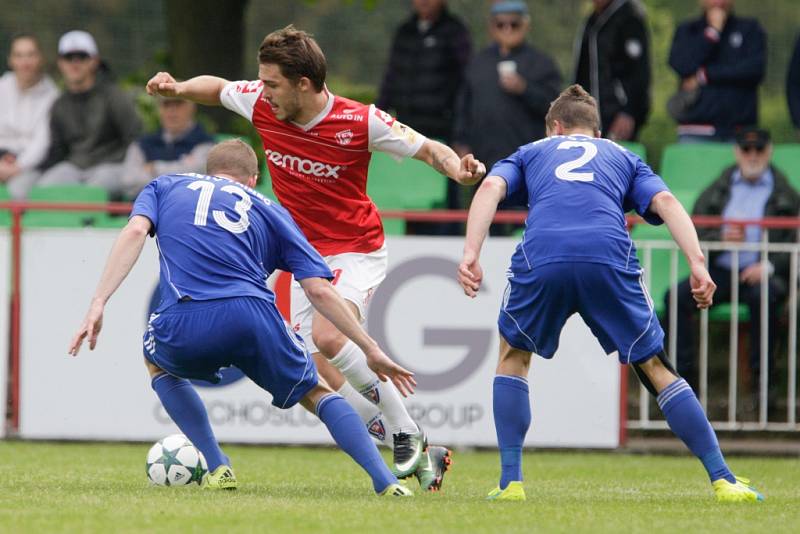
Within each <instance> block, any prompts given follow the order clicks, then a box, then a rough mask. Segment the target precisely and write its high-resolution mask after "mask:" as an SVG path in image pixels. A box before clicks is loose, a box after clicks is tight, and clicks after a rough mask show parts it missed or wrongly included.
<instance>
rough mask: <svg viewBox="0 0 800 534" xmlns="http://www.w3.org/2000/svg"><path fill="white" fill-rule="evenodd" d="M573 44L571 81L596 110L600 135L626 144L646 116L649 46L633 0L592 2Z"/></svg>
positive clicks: (641, 10) (639, 9) (638, 6)
mask: <svg viewBox="0 0 800 534" xmlns="http://www.w3.org/2000/svg"><path fill="white" fill-rule="evenodd" d="M592 3H593V4H594V10H593V11H592V14H591V15H589V18H588V19H587V20H586V23H585V24H584V26H583V28H582V29H581V31H580V32H579V33H578V38H577V39H576V41H575V44H576V49H575V55H576V57H575V83H578V84H580V85H582V86H583V87H584V89H586V90H587V91H588V92H589V93H591V94H592V96H593V97H594V98H595V99H596V100H597V103H598V105H599V106H600V121H601V124H602V129H603V135H604V136H605V137H608V138H609V139H615V140H620V141H632V140H634V139H636V137H637V135H638V133H639V130H640V129H641V128H642V126H643V125H644V123H645V121H646V119H647V114H648V113H649V112H650V45H649V42H648V41H649V40H648V36H647V28H646V27H645V22H644V17H645V14H644V8H643V7H642V5H641V3H639V1H638V0H592Z"/></svg>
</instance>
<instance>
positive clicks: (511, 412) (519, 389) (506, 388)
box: [493, 375, 531, 489]
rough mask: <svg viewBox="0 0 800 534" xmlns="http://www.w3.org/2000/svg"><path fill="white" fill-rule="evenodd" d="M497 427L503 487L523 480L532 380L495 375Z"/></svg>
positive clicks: (501, 486) (495, 425)
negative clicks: (523, 452)
mask: <svg viewBox="0 0 800 534" xmlns="http://www.w3.org/2000/svg"><path fill="white" fill-rule="evenodd" d="M493 411H494V428H495V430H496V431H497V446H498V447H499V448H500V468H501V473H500V489H505V488H506V486H508V483H509V482H511V481H512V480H520V481H521V480H522V443H523V442H524V441H525V434H527V433H528V428H529V427H530V426H531V402H530V399H529V396H528V381H527V380H525V379H524V378H522V377H519V376H504V375H498V376H496V377H494V394H493Z"/></svg>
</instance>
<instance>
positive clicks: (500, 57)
mask: <svg viewBox="0 0 800 534" xmlns="http://www.w3.org/2000/svg"><path fill="white" fill-rule="evenodd" d="M529 26H530V18H529V17H528V7H527V5H526V4H525V2H520V1H502V2H497V3H495V4H494V5H493V6H492V8H491V20H490V22H489V31H490V34H491V37H492V41H493V43H492V44H491V45H489V46H488V47H487V48H485V49H483V50H481V51H480V53H478V54H477V55H476V56H475V57H474V58H473V59H472V61H471V62H470V64H469V66H468V67H467V73H466V80H465V82H464V86H463V87H462V89H461V93H460V95H459V100H458V104H457V106H456V121H455V123H456V124H455V133H454V136H453V143H454V148H455V149H456V152H458V153H459V154H466V153H469V152H473V153H474V154H475V157H476V158H479V159H480V161H482V162H484V163H485V164H486V167H487V168H490V167H491V166H492V165H494V164H495V163H496V162H497V161H499V160H501V159H503V158H504V157H506V155H508V154H510V153H512V152H514V150H516V149H517V147H519V146H520V145H524V144H527V143H530V142H532V141H536V140H537V139H541V138H542V137H544V136H545V125H544V117H545V115H546V114H547V110H548V109H549V107H550V102H552V101H553V100H555V99H556V97H557V96H558V93H559V90H560V88H561V74H560V73H559V72H558V67H556V64H555V63H554V62H553V60H552V58H550V57H549V56H548V55H546V54H544V53H543V52H541V51H539V50H538V49H536V48H534V47H532V46H530V45H529V44H527V43H526V42H525V35H526V34H527V31H528V28H529Z"/></svg>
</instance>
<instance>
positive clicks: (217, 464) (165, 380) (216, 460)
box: [144, 358, 238, 489]
mask: <svg viewBox="0 0 800 534" xmlns="http://www.w3.org/2000/svg"><path fill="white" fill-rule="evenodd" d="M144 364H145V367H147V372H148V373H149V374H150V379H151V385H152V387H153V390H155V392H156V394H157V395H158V398H159V399H160V400H161V404H162V405H163V406H164V409H165V410H166V411H167V413H168V414H169V416H170V418H172V420H173V421H174V422H175V424H176V425H178V428H180V430H181V432H183V433H184V434H185V435H186V437H187V438H189V441H191V442H192V444H193V445H194V446H195V447H197V449H198V450H199V451H200V452H202V453H203V456H204V457H205V459H206V463H207V464H208V473H207V474H206V476H205V477H203V481H202V485H203V487H204V488H208V489H236V487H237V485H238V483H237V481H236V475H234V474H233V469H231V467H230V460H229V459H228V457H227V456H225V453H223V452H222V449H220V447H219V443H217V438H216V436H214V431H213V430H212V429H211V423H210V422H209V420H208V412H206V407H205V405H204V404H203V401H202V400H200V397H199V396H198V395H197V392H196V391H195V389H194V387H193V386H192V384H191V382H189V381H188V380H186V379H185V378H178V377H176V376H172V375H171V374H169V373H167V372H165V371H164V370H163V369H161V368H160V367H158V366H157V365H155V364H153V363H152V362H150V361H149V360H147V359H146V358H145V360H144Z"/></svg>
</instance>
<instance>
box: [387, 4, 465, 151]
mask: <svg viewBox="0 0 800 534" xmlns="http://www.w3.org/2000/svg"><path fill="white" fill-rule="evenodd" d="M413 9H414V13H413V14H412V15H411V17H410V18H409V19H408V20H406V21H405V22H404V23H403V24H401V25H400V27H399V28H397V31H396V33H395V35H394V39H393V40H392V48H391V52H390V54H389V63H388V64H387V66H386V72H385V74H384V77H383V82H382V83H381V88H380V93H379V95H378V100H377V102H375V105H376V106H377V107H378V108H380V109H383V110H386V111H393V112H394V113H395V115H396V117H397V120H399V121H402V122H403V123H404V124H407V125H408V126H410V127H411V128H414V129H415V130H417V131H418V132H420V133H422V134H424V135H426V136H427V137H434V138H436V139H440V140H442V141H444V142H445V143H448V142H449V141H450V135H451V133H452V129H453V107H454V106H455V99H456V94H457V93H458V89H459V88H460V87H461V82H462V80H463V78H464V69H465V68H466V66H467V63H468V62H469V58H470V54H471V50H472V45H471V43H470V35H469V30H467V28H466V26H464V24H463V23H462V22H461V20H459V19H458V18H457V17H455V16H453V15H452V14H451V13H450V12H449V11H448V9H447V5H446V3H445V1H444V0H414V1H413Z"/></svg>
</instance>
